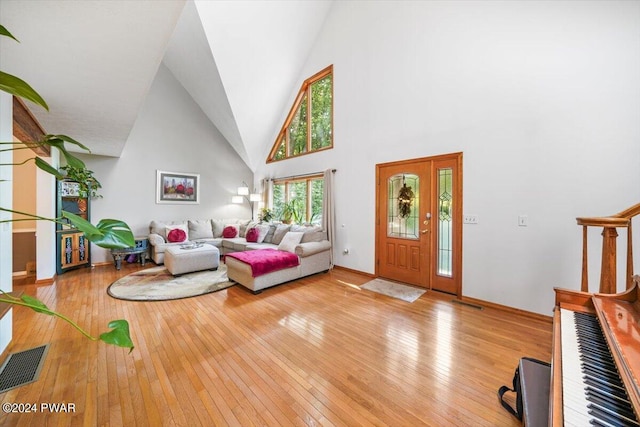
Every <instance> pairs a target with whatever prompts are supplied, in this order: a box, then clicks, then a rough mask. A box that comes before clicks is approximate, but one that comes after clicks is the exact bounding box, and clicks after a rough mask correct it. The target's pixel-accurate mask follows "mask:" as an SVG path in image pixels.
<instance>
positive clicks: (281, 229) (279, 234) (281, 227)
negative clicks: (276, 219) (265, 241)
mask: <svg viewBox="0 0 640 427" xmlns="http://www.w3.org/2000/svg"><path fill="white" fill-rule="evenodd" d="M290 228H291V226H290V225H289V224H278V225H277V226H276V229H275V231H274V232H273V238H272V239H271V243H273V244H274V245H279V244H280V242H282V238H283V237H284V235H285V234H287V233H288V232H289V229H290Z"/></svg>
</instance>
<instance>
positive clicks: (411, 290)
mask: <svg viewBox="0 0 640 427" xmlns="http://www.w3.org/2000/svg"><path fill="white" fill-rule="evenodd" d="M360 289H366V290H368V291H373V292H377V293H379V294H383V295H386V296H389V297H393V298H398V299H401V300H402V301H406V302H414V301H415V300H417V299H418V298H420V297H421V296H422V294H424V293H425V292H426V291H425V290H424V289H421V288H416V287H414V286H409V285H402V284H400V283H396V282H391V281H389V280H384V279H373V280H371V281H370V282H367V283H365V284H364V285H362V286H360Z"/></svg>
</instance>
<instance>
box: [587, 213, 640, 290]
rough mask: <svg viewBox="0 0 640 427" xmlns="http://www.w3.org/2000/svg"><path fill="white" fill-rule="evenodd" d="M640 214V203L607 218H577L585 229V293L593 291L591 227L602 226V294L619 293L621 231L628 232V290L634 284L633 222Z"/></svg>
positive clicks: (626, 280)
mask: <svg viewBox="0 0 640 427" xmlns="http://www.w3.org/2000/svg"><path fill="white" fill-rule="evenodd" d="M636 215H640V203H638V204H636V205H633V206H631V207H630V208H627V209H625V210H623V211H622V212H619V213H617V214H615V215H611V216H607V217H591V218H576V221H577V222H578V225H581V226H582V280H581V289H580V290H581V291H583V292H589V278H588V263H587V257H588V254H587V246H588V245H587V227H602V264H601V269H600V290H599V292H600V293H603V294H614V293H617V289H616V288H617V286H616V272H617V270H616V260H617V254H616V239H617V237H618V231H617V228H626V229H627V269H626V273H625V274H626V276H627V277H626V278H625V283H626V288H627V289H629V288H630V287H631V285H632V284H633V238H632V236H633V233H632V230H631V219H632V218H633V217H635V216H636Z"/></svg>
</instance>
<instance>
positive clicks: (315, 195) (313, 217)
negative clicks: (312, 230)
mask: <svg viewBox="0 0 640 427" xmlns="http://www.w3.org/2000/svg"><path fill="white" fill-rule="evenodd" d="M323 191H324V177H323V176H322V175H314V176H308V177H305V178H299V179H292V180H276V181H274V182H273V213H274V219H276V220H280V221H283V222H292V223H294V224H321V223H322V194H323Z"/></svg>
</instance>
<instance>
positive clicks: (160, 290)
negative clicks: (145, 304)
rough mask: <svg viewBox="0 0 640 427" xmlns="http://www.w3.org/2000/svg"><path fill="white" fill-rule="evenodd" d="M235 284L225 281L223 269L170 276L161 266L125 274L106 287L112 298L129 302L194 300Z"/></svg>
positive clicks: (225, 273) (225, 268) (222, 265)
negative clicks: (191, 298)
mask: <svg viewBox="0 0 640 427" xmlns="http://www.w3.org/2000/svg"><path fill="white" fill-rule="evenodd" d="M233 285H235V282H230V281H229V279H228V278H227V266H226V265H224V264H220V267H219V268H218V269H217V270H215V271H211V270H205V271H198V272H195V273H189V274H183V275H181V276H173V275H172V274H171V273H169V271H168V270H167V269H166V268H165V267H164V266H159V267H152V268H147V269H146V270H140V271H136V272H135V273H131V274H128V275H126V276H124V277H122V278H120V279H118V280H116V281H115V282H113V283H112V284H111V285H109V287H108V288H107V293H108V294H109V295H110V296H112V297H113V298H118V299H124V300H130V301H164V300H172V299H180V298H189V297H195V296H198V295H205V294H209V293H211V292H217V291H221V290H222V289H227V288H229V287H231V286H233Z"/></svg>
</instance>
